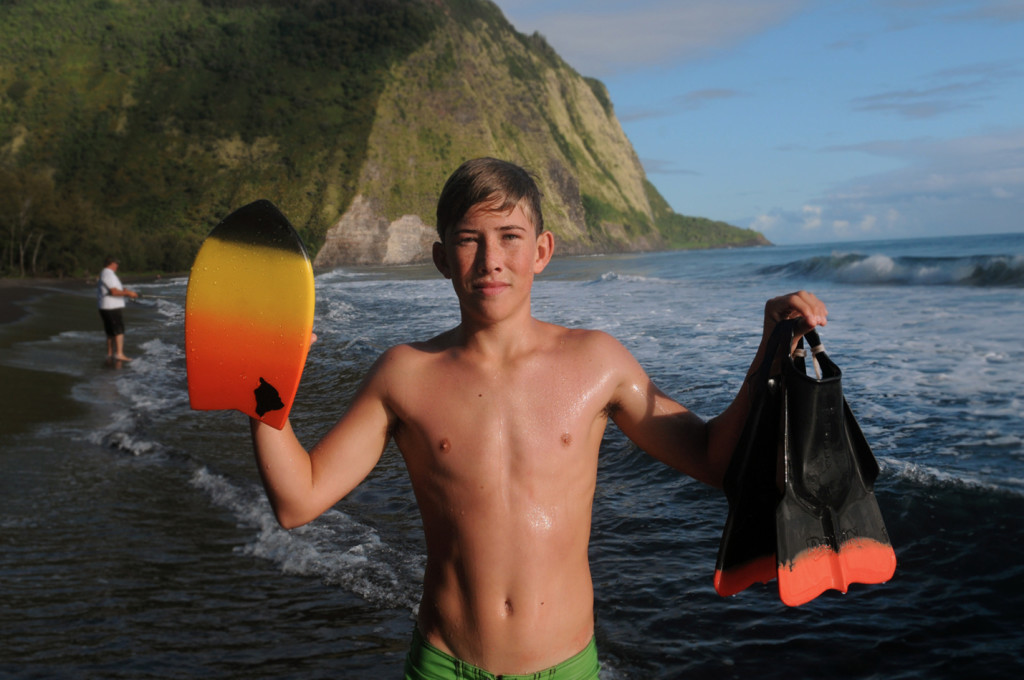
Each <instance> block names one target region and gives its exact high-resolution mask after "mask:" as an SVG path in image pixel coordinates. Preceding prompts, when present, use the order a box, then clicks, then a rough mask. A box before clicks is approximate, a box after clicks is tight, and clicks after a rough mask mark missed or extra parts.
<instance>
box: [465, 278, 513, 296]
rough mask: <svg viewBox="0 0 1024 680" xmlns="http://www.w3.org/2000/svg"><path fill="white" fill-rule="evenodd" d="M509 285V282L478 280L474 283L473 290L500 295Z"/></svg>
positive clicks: (484, 293)
mask: <svg viewBox="0 0 1024 680" xmlns="http://www.w3.org/2000/svg"><path fill="white" fill-rule="evenodd" d="M508 287H509V284H507V283H504V282H502V281H477V282H476V283H474V284H473V290H475V291H477V292H478V293H481V294H483V295H498V294H499V293H501V292H502V291H504V290H505V289H506V288H508Z"/></svg>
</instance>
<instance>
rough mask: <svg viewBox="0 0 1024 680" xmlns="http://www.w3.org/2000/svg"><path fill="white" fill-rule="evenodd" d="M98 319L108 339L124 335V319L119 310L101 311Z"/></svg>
mask: <svg viewBox="0 0 1024 680" xmlns="http://www.w3.org/2000/svg"><path fill="white" fill-rule="evenodd" d="M100 318H101V319H103V330H105V331H106V332H107V337H108V338H113V337H116V336H118V335H124V318H123V316H122V314H121V310H120V309H101V310H100Z"/></svg>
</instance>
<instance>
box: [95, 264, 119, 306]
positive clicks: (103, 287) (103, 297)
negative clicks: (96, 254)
mask: <svg viewBox="0 0 1024 680" xmlns="http://www.w3.org/2000/svg"><path fill="white" fill-rule="evenodd" d="M115 288H117V289H118V290H124V286H122V285H121V279H119V278H117V274H115V273H114V270H113V269H110V268H109V267H104V268H103V271H102V272H100V281H99V283H98V284H96V297H97V300H98V302H99V305H100V309H121V308H123V307H124V296H122V295H111V294H110V291H112V290H114V289H115Z"/></svg>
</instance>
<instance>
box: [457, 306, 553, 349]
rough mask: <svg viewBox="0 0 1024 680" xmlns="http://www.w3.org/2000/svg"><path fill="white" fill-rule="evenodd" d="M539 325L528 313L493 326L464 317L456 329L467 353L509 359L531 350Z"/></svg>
mask: <svg viewBox="0 0 1024 680" xmlns="http://www.w3.org/2000/svg"><path fill="white" fill-rule="evenodd" d="M539 323H540V322H538V321H537V320H536V319H534V318H533V316H532V315H530V314H529V313H527V314H525V315H523V316H522V317H516V318H512V319H506V320H504V321H500V322H496V323H493V324H481V323H477V322H476V321H475V320H473V319H467V318H466V317H465V316H464V317H463V319H462V323H460V324H459V326H458V327H457V328H456V329H455V330H456V333H457V338H458V340H457V342H458V344H460V345H462V346H463V347H464V348H466V349H467V350H470V351H473V352H478V353H480V354H481V355H484V356H488V357H493V358H508V357H514V356H517V355H520V354H522V353H524V352H527V351H530V348H532V347H533V345H534V344H535V342H536V333H537V330H538V328H539Z"/></svg>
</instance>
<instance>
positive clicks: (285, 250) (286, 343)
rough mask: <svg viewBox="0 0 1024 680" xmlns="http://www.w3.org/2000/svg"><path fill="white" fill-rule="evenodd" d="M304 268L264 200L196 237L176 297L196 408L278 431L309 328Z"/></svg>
mask: <svg viewBox="0 0 1024 680" xmlns="http://www.w3.org/2000/svg"><path fill="white" fill-rule="evenodd" d="M314 300H315V294H314V290H313V267H312V265H311V264H310V261H309V254H308V253H307V252H306V247H305V246H304V245H303V243H302V240H301V239H300V238H299V235H298V234H296V233H295V230H294V229H293V228H292V226H291V225H290V224H289V223H288V220H287V219H286V218H285V216H284V215H282V214H281V212H280V211H279V210H278V209H277V208H276V207H275V206H274V204H273V203H271V202H270V201H266V200H260V201H256V202H254V203H250V204H249V205H246V206H244V207H242V208H239V209H238V210H236V211H235V212H233V213H231V214H230V215H228V216H227V217H226V218H224V220H223V221H222V222H221V223H220V224H218V225H217V226H216V227H214V228H213V231H211V232H210V235H209V236H207V237H206V240H205V241H203V245H202V247H200V249H199V253H198V254H197V255H196V260H195V262H194V263H193V265H192V272H191V274H190V275H189V279H188V292H187V293H186V297H185V366H186V370H187V372H188V395H189V402H190V403H191V406H192V408H193V409H196V410H203V411H209V410H218V409H234V410H237V411H241V412H242V413H245V414H247V415H249V416H251V417H253V418H256V419H258V420H261V421H262V422H264V423H267V424H268V425H270V426H272V427H274V428H277V429H279V430H280V429H281V428H282V427H284V424H285V421H287V419H288V413H289V411H290V410H291V407H292V402H293V401H294V399H295V393H296V392H297V391H298V389H299V379H300V378H301V377H302V368H303V366H304V364H305V363H306V354H307V353H308V352H309V345H310V336H311V333H312V330H313V307H314Z"/></svg>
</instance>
